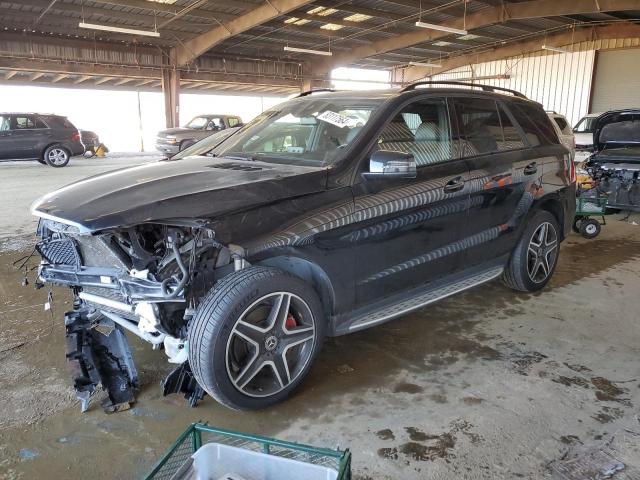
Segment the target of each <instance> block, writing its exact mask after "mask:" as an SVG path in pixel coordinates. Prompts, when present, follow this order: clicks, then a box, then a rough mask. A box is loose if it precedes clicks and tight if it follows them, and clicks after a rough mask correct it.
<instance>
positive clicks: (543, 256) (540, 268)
mask: <svg viewBox="0 0 640 480" xmlns="http://www.w3.org/2000/svg"><path fill="white" fill-rule="evenodd" d="M559 249H560V226H559V225H558V221H557V220H556V218H555V217H554V216H553V215H552V214H551V213H549V212H547V211H545V210H540V211H538V212H536V213H535V214H534V215H533V216H532V217H531V218H530V219H529V222H528V226H527V227H526V228H525V231H524V232H523V234H522V237H521V238H520V240H519V241H518V244H517V245H516V248H515V249H514V251H513V253H512V254H511V258H510V259H509V263H508V265H507V267H506V269H505V271H504V274H503V276H502V280H503V282H504V283H505V285H507V286H508V287H509V288H511V289H513V290H517V291H520V292H536V291H538V290H541V289H542V288H544V286H545V285H546V284H547V282H548V281H549V279H550V278H551V276H552V275H553V272H554V271H555V268H556V265H557V263H558V254H559Z"/></svg>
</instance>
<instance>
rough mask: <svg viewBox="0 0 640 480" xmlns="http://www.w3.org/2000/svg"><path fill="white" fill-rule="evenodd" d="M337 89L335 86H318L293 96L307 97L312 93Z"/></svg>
mask: <svg viewBox="0 0 640 480" xmlns="http://www.w3.org/2000/svg"><path fill="white" fill-rule="evenodd" d="M335 91H336V89H335V88H316V89H315V90H307V91H304V92H302V93H300V95H296V96H295V97H293V98H300V97H306V96H307V95H311V94H312V93H319V92H335Z"/></svg>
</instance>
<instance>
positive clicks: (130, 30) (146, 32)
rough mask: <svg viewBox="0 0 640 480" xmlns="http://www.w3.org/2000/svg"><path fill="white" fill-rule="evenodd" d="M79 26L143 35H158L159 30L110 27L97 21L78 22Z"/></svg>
mask: <svg viewBox="0 0 640 480" xmlns="http://www.w3.org/2000/svg"><path fill="white" fill-rule="evenodd" d="M78 27H80V28H87V29H89V30H102V31H104V32H115V33H128V34H131V35H143V36H145V37H159V36H160V33H159V32H150V31H149V30H137V29H135V28H121V27H112V26H109V25H98V24H97V23H85V22H80V23H79V24H78Z"/></svg>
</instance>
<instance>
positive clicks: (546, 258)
mask: <svg viewBox="0 0 640 480" xmlns="http://www.w3.org/2000/svg"><path fill="white" fill-rule="evenodd" d="M557 256H558V234H557V232H556V229H555V227H554V226H553V225H552V224H551V223H549V222H544V223H542V224H540V225H539V226H538V228H536V230H535V232H533V235H532V236H531V240H530V241H529V249H528V251H527V271H528V273H529V278H530V279H531V281H532V282H535V283H541V282H544V281H545V280H546V279H547V277H548V276H549V275H550V274H551V270H552V269H553V266H554V265H555V262H556V258H557Z"/></svg>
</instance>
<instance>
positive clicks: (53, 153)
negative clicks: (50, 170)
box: [48, 148, 67, 165]
mask: <svg viewBox="0 0 640 480" xmlns="http://www.w3.org/2000/svg"><path fill="white" fill-rule="evenodd" d="M48 160H49V162H50V163H53V164H54V165H62V164H64V163H65V162H66V161H67V152H65V151H64V150H63V149H62V148H52V149H51V150H50V151H49V155H48Z"/></svg>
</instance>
